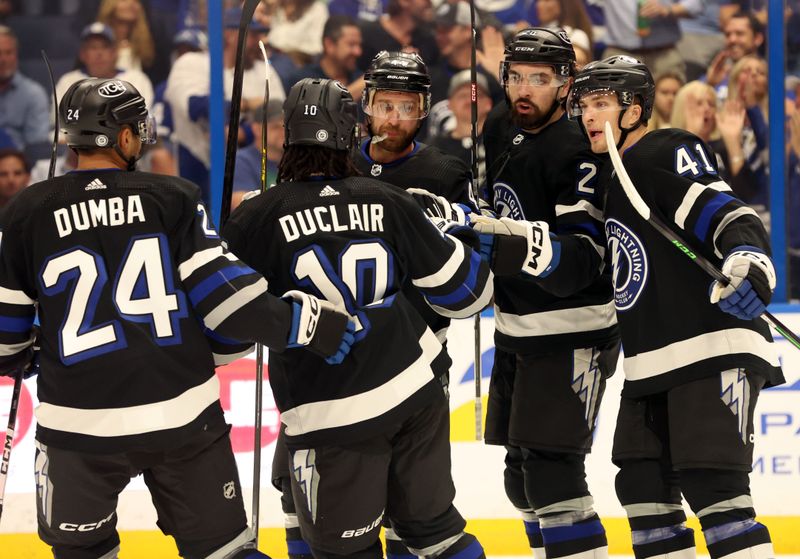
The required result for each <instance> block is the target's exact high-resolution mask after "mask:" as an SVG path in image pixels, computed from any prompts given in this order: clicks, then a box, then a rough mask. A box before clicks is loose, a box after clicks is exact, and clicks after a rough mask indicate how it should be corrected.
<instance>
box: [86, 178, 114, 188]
mask: <svg viewBox="0 0 800 559" xmlns="http://www.w3.org/2000/svg"><path fill="white" fill-rule="evenodd" d="M105 188H108V187H107V186H106V185H105V184H103V182H102V181H101V180H100V179H94V180H93V181H92V182H90V183H89V184H87V185H86V188H84V190H103V189H105Z"/></svg>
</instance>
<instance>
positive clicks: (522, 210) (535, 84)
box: [479, 28, 619, 559]
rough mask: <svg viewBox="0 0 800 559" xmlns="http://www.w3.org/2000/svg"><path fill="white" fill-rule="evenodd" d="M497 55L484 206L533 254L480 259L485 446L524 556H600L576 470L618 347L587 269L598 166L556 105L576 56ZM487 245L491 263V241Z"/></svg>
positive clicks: (561, 43)
mask: <svg viewBox="0 0 800 559" xmlns="http://www.w3.org/2000/svg"><path fill="white" fill-rule="evenodd" d="M504 58H505V59H504V62H503V63H502V66H501V74H502V76H501V77H502V81H503V86H504V88H505V91H506V95H507V100H506V102H505V103H502V104H500V105H498V106H497V107H495V108H494V109H493V110H492V112H491V113H490V114H489V117H488V118H487V121H486V126H485V141H486V154H487V174H488V175H489V177H490V180H491V182H490V188H491V195H492V200H491V203H492V205H493V209H494V211H495V212H496V213H497V214H498V215H499V216H500V217H501V220H500V221H501V223H504V224H506V226H508V227H509V228H510V229H511V230H519V231H522V233H523V236H526V237H528V238H531V239H534V240H536V241H537V242H539V243H540V246H539V249H538V250H540V251H542V254H540V255H538V256H537V257H536V258H534V259H532V260H531V261H530V262H529V265H527V266H526V272H525V273H517V274H515V275H511V276H503V277H501V274H500V272H499V270H497V268H494V263H493V269H494V270H495V321H496V331H495V345H496V349H495V362H494V367H493V369H492V380H491V384H490V387H489V405H488V409H487V417H486V442H487V443H488V444H495V445H505V447H506V450H507V453H506V460H505V462H506V470H505V488H506V494H507V495H508V498H509V499H510V500H511V502H512V503H513V505H514V506H515V507H516V508H517V509H519V511H520V512H521V513H522V517H523V520H524V525H525V531H526V534H527V536H528V540H529V543H530V546H531V547H532V548H533V553H534V556H535V557H537V559H542V558H544V557H545V554H546V556H547V557H548V559H550V558H553V557H563V556H570V557H574V558H598V557H606V556H607V554H608V551H607V542H606V535H605V532H604V530H603V526H602V524H601V523H600V520H599V518H598V516H597V514H596V513H595V511H594V508H593V500H592V496H591V494H590V492H589V489H588V486H587V484H586V480H585V469H584V461H585V457H586V454H587V453H588V452H589V451H590V450H591V444H592V431H593V429H594V425H595V420H596V417H597V411H598V408H599V405H600V400H601V398H602V395H603V390H604V388H605V382H606V378H608V377H609V376H611V374H613V372H614V369H615V365H616V361H617V358H618V353H619V342H618V337H619V334H618V330H617V324H616V317H615V315H614V306H613V302H612V300H611V296H612V289H611V278H610V276H609V275H608V274H603V275H598V274H597V273H596V271H597V270H598V269H599V268H600V267H601V266H602V262H603V257H604V239H603V235H602V221H601V215H600V211H599V210H598V205H599V201H600V193H599V191H598V190H597V184H596V178H597V172H598V168H599V165H600V162H599V160H598V158H597V157H596V156H594V155H593V154H592V153H591V151H590V150H589V146H588V142H587V141H586V139H585V137H584V136H583V134H582V133H581V131H580V129H579V127H578V126H577V125H576V124H575V123H574V122H571V121H570V120H568V118H567V115H566V113H565V110H564V104H565V99H566V96H567V92H568V91H569V87H570V83H571V80H572V76H573V73H574V65H575V53H574V50H573V48H572V44H571V43H570V42H569V39H568V38H567V36H566V34H565V33H564V32H563V31H560V30H550V29H542V28H529V29H524V30H522V31H520V32H519V33H517V34H516V35H515V36H514V38H513V39H512V40H511V42H510V43H509V44H508V46H507V47H506V51H505V57H504ZM479 229H481V230H482V231H483V232H486V231H487V229H485V228H482V227H480V226H479ZM551 238H552V240H551ZM574 245H579V246H583V247H585V248H586V249H588V251H589V252H591V253H592V256H591V257H590V259H589V263H588V264H583V265H578V264H577V262H579V260H576V261H575V262H573V261H570V259H569V258H567V256H564V257H561V256H559V255H560V254H561V253H562V248H563V249H564V250H563V253H564V254H567V255H568V254H571V253H572V251H571V250H570V247H573V246H574ZM489 250H493V251H494V254H493V256H492V258H495V259H496V258H497V247H496V246H495V247H493V248H489V247H488V246H487V252H488V251H489ZM554 272H557V273H554ZM534 276H538V277H534Z"/></svg>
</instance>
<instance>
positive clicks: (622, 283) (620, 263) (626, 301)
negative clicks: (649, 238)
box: [606, 219, 648, 311]
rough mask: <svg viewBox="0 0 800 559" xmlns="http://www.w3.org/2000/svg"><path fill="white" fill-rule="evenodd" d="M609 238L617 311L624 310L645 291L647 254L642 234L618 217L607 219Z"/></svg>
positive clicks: (607, 236) (632, 304) (633, 303)
mask: <svg viewBox="0 0 800 559" xmlns="http://www.w3.org/2000/svg"><path fill="white" fill-rule="evenodd" d="M606 238H607V239H608V250H609V252H610V253H611V264H612V266H613V269H614V304H615V306H616V307H617V310H618V311H625V310H628V309H630V308H632V307H633V306H634V305H635V304H636V300H637V299H638V298H639V295H641V294H642V291H644V286H645V284H646V283H647V271H648V264H647V254H646V253H645V250H644V245H643V244H642V241H641V240H639V237H637V236H636V235H635V234H634V233H633V231H631V230H630V229H628V227H627V226H625V225H623V224H622V223H620V222H619V221H617V220H616V219H609V220H607V221H606Z"/></svg>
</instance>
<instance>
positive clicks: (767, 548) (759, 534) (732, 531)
mask: <svg viewBox="0 0 800 559" xmlns="http://www.w3.org/2000/svg"><path fill="white" fill-rule="evenodd" d="M703 536H705V538H706V545H707V546H708V553H709V555H711V559H721V558H723V557H730V558H731V559H734V558H737V557H746V558H747V559H770V558H771V557H775V552H774V551H773V549H772V540H771V539H770V537H769V530H767V527H766V526H764V525H763V524H761V523H760V522H756V521H755V519H753V518H748V519H746V520H737V521H735V522H728V523H727V524H722V525H719V526H714V527H711V528H704V529H703Z"/></svg>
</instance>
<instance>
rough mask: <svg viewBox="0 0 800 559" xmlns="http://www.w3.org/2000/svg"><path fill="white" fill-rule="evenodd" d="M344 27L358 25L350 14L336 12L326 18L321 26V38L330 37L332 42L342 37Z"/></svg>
mask: <svg viewBox="0 0 800 559" xmlns="http://www.w3.org/2000/svg"><path fill="white" fill-rule="evenodd" d="M345 27H358V24H357V23H356V20H354V19H353V18H351V17H350V16H346V15H342V14H336V15H332V16H331V17H329V18H328V21H326V22H325V27H323V28H322V40H323V41H324V40H325V39H330V40H331V41H333V42H334V43H335V42H336V41H338V40H339V39H341V38H342V34H343V32H342V29H344V28H345Z"/></svg>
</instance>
